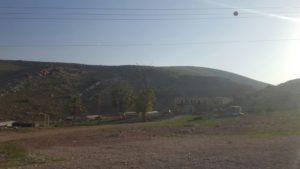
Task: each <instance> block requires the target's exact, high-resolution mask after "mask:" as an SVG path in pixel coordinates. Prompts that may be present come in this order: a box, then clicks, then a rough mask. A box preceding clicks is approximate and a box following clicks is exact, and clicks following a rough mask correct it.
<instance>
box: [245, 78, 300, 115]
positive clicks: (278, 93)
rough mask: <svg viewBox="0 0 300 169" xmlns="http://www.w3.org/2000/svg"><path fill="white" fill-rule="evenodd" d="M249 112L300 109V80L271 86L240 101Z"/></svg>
mask: <svg viewBox="0 0 300 169" xmlns="http://www.w3.org/2000/svg"><path fill="white" fill-rule="evenodd" d="M240 104H241V105H243V107H244V108H246V109H247V110H248V111H253V112H261V111H278V110H288V109H299V108H300V79H295V80H291V81H288V82H286V83H283V84H280V85H278V86H269V87H266V88H265V89H263V90H261V91H258V92H255V93H252V94H250V95H248V96H246V97H245V98H244V99H242V100H241V101H240Z"/></svg>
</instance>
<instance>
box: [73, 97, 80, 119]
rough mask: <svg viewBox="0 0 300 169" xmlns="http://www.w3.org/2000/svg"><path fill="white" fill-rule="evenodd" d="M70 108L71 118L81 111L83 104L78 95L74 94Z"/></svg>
mask: <svg viewBox="0 0 300 169" xmlns="http://www.w3.org/2000/svg"><path fill="white" fill-rule="evenodd" d="M70 108H71V114H72V116H73V118H74V117H77V116H79V115H80V114H81V113H82V111H83V105H82V100H81V97H80V96H75V97H73V98H72V99H71V103H70Z"/></svg>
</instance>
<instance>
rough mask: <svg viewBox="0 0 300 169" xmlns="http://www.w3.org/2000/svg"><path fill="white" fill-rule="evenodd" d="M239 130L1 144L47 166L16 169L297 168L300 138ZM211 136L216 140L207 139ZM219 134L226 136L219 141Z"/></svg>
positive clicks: (60, 132) (101, 130)
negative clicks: (22, 149)
mask: <svg viewBox="0 0 300 169" xmlns="http://www.w3.org/2000/svg"><path fill="white" fill-rule="evenodd" d="M242 124H243V125H241V123H238V124H234V123H232V122H230V124H229V125H226V124H224V125H221V126H219V125H217V126H212V127H209V128H206V129H204V128H201V127H198V128H197V127H194V126H189V127H180V128H172V129H169V128H158V129H150V130H148V129H147V130H145V129H141V128H140V127H139V125H140V124H133V125H116V126H96V127H77V128H64V129H55V130H51V129H49V130H41V131H39V130H37V131H32V132H29V133H15V132H2V133H0V135H1V136H2V137H0V143H1V142H4V141H11V140H17V142H18V144H20V145H22V146H23V147H25V148H27V149H28V150H30V153H32V154H34V155H35V156H39V158H44V159H46V163H42V164H34V165H28V166H22V167H17V168H18V169H190V168H195V169H220V168H221V169H241V168H243V169H298V168H300V137H299V136H267V137H251V136H247V135H240V133H241V132H243V131H246V130H248V128H249V126H252V125H250V124H249V123H242ZM239 125H240V127H237V126H239ZM251 128H253V127H251ZM251 128H250V129H251ZM185 131H188V132H185ZM211 132H216V134H215V135H209V134H207V133H211ZM221 132H223V133H225V134H223V135H219V133H221ZM174 133H175V134H174ZM176 133H181V134H179V135H177V134H176ZM182 133H183V134H182ZM0 162H1V156H0Z"/></svg>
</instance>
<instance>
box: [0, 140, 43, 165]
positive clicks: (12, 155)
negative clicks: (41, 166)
mask: <svg viewBox="0 0 300 169" xmlns="http://www.w3.org/2000/svg"><path fill="white" fill-rule="evenodd" d="M44 162H45V161H44V160H39V159H35V158H33V156H31V155H30V154H29V153H28V151H27V150H26V149H24V148H23V147H21V146H18V145H17V144H15V143H8V142H7V143H3V144H1V145H0V169H5V168H10V167H16V166H24V165H29V164H38V163H44Z"/></svg>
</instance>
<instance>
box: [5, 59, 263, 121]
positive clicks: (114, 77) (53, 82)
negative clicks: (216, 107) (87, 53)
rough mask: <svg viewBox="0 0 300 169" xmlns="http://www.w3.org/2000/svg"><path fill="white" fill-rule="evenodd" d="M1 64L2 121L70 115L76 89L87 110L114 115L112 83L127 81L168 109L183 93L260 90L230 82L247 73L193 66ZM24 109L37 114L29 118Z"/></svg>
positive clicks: (135, 91) (134, 90) (134, 89)
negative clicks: (151, 92) (148, 92)
mask: <svg viewBox="0 0 300 169" xmlns="http://www.w3.org/2000/svg"><path fill="white" fill-rule="evenodd" d="M1 65H3V66H1ZM0 67H1V69H3V70H5V71H0V113H1V114H0V116H1V118H2V119H14V120H18V119H22V120H32V119H36V120H38V119H39V118H40V117H39V116H38V113H39V112H43V113H46V114H48V115H50V116H51V119H52V120H53V119H62V118H64V117H66V116H67V115H69V112H70V111H69V103H70V100H72V97H73V96H74V94H76V93H80V97H81V100H82V105H83V107H84V108H85V112H87V113H89V114H96V113H101V112H105V113H110V112H114V113H115V112H116V108H115V106H116V104H115V103H114V104H113V103H112V101H111V100H112V99H111V97H112V91H113V90H114V89H113V86H115V85H120V84H124V83H127V84H128V85H129V86H131V88H132V93H133V94H134V95H135V94H136V95H138V93H139V91H141V90H143V89H145V83H146V84H147V87H149V88H151V89H153V91H154V92H155V95H156V98H157V100H156V103H155V106H154V109H156V110H168V109H169V108H170V107H172V105H174V99H175V98H176V97H179V96H187V97H193V96H211V97H216V96H225V97H241V96H243V95H245V94H247V93H250V92H254V91H256V90H255V89H254V88H255V86H256V85H252V83H249V85H245V84H244V81H243V83H242V80H231V79H233V78H234V77H238V78H237V79H239V78H241V79H245V78H244V77H241V76H238V75H234V74H230V73H228V72H223V71H219V70H213V69H205V68H195V67H186V68H184V69H181V68H180V67H173V68H166V67H149V66H143V67H140V66H88V65H79V64H63V63H42V62H23V61H0ZM141 70H142V71H143V72H142V75H143V78H142V77H141ZM191 72H192V73H191ZM208 72H211V74H209V73H208ZM212 74H213V76H207V75H212ZM226 74H228V76H226ZM248 80H249V79H248ZM249 81H250V82H254V83H255V84H262V85H264V84H263V83H260V82H255V81H253V80H249ZM126 90H127V89H125V90H124V91H125V92H129V91H126ZM129 94H130V92H129ZM126 95H128V94H125V96H126ZM121 98H122V102H124V103H125V104H124V106H123V105H122V106H120V105H119V107H120V108H121V109H123V110H121V109H120V111H124V110H126V109H128V106H127V105H128V102H127V98H128V97H127V96H126V97H121ZM149 106H150V107H151V105H150V104H149ZM152 107H153V106H152ZM26 112H32V113H34V114H33V115H32V116H28V115H26V114H25V113H26Z"/></svg>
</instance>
